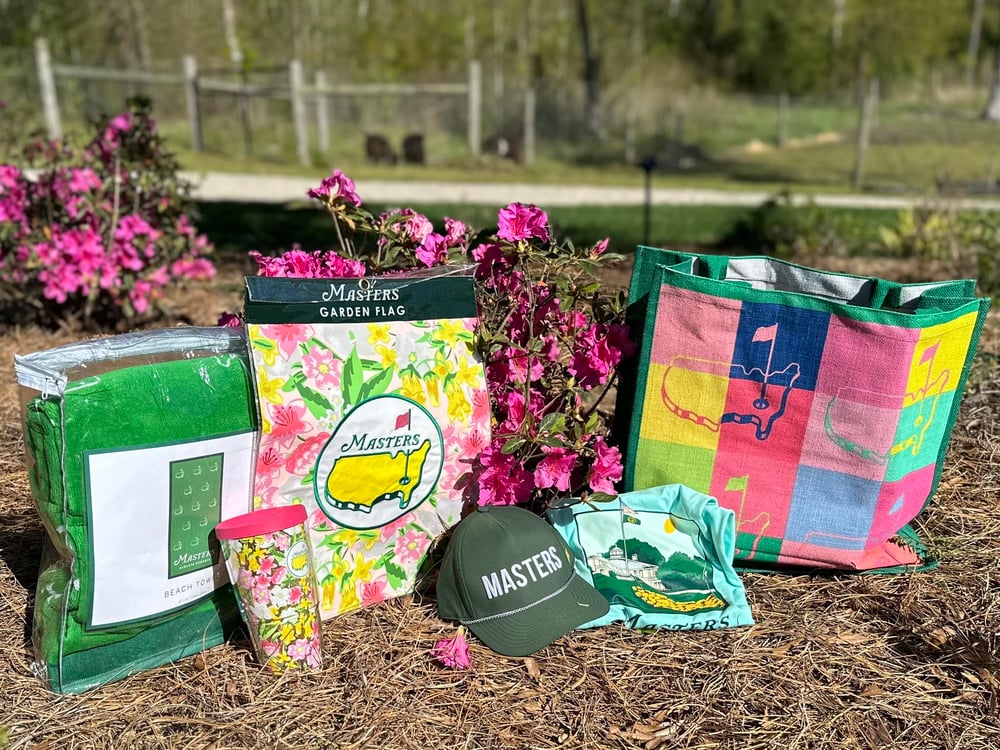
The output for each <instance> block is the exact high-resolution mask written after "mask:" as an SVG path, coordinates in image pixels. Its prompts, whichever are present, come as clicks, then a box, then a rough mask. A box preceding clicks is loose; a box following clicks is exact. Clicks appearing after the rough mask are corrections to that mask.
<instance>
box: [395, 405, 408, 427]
mask: <svg viewBox="0 0 1000 750" xmlns="http://www.w3.org/2000/svg"><path fill="white" fill-rule="evenodd" d="M409 426H410V411H409V409H407V410H406V411H404V412H403V413H402V414H400V415H399V416H398V417H396V426H395V428H393V429H396V430H401V429H403V428H404V427H409Z"/></svg>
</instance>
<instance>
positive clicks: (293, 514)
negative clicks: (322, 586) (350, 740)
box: [215, 505, 323, 673]
mask: <svg viewBox="0 0 1000 750" xmlns="http://www.w3.org/2000/svg"><path fill="white" fill-rule="evenodd" d="M305 520H306V509H305V508H304V507H303V506H301V505H286V506H282V507H278V508H263V509H261V510H256V511H253V512H251V513H246V514H244V515H242V516H236V517H235V518H230V519H228V520H226V521H223V522H222V523H220V524H219V525H218V526H216V527H215V535H216V536H217V537H218V539H219V542H220V543H221V544H222V550H223V554H224V555H225V558H226V568H227V570H228V571H229V578H230V580H231V581H232V582H233V587H234V588H235V589H236V592H237V594H238V595H239V601H240V607H241V609H242V611H243V617H244V619H245V620H246V623H247V627H248V628H249V629H250V637H251V638H252V639H253V645H254V651H255V652H256V655H257V660H258V661H259V662H260V663H261V664H263V665H265V666H267V667H268V668H269V669H270V670H271V671H272V672H275V673H280V672H283V671H285V670H286V669H303V670H310V669H321V668H322V666H323V663H322V652H321V649H320V624H319V623H320V620H319V607H318V601H317V598H316V584H315V576H314V573H313V569H312V550H311V548H310V546H309V539H308V536H307V535H306V529H305Z"/></svg>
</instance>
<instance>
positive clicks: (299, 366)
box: [245, 267, 490, 619]
mask: <svg viewBox="0 0 1000 750" xmlns="http://www.w3.org/2000/svg"><path fill="white" fill-rule="evenodd" d="M246 281H247V297H246V305H245V313H246V321H247V333H248V336H249V340H250V351H251V356H252V357H253V361H254V365H255V369H254V373H255V375H256V380H257V396H258V402H259V404H260V415H261V444H260V452H259V454H258V460H257V469H256V474H255V485H254V502H255V504H256V505H258V506H260V507H268V506H275V505H289V504H295V503H302V504H303V505H305V506H306V509H307V510H308V511H309V519H308V521H307V524H308V526H309V529H310V535H311V539H312V543H313V550H314V551H315V561H316V577H317V582H318V585H319V588H320V605H321V606H320V611H321V615H322V617H323V619H329V618H331V617H334V616H336V615H341V614H345V613H347V612H350V611H352V610H355V609H358V608H359V607H364V606H368V605H371V604H375V603H376V602H379V601H383V600H385V599H389V598H392V597H396V596H401V595H404V594H407V593H409V592H410V591H412V590H413V588H414V586H415V584H416V581H417V576H418V572H419V570H420V567H421V565H422V563H423V561H424V559H425V557H426V554H427V551H428V549H429V547H430V546H431V544H432V543H433V542H434V541H435V540H436V539H438V538H439V537H440V536H441V535H442V534H443V533H444V532H445V531H446V530H447V529H448V528H450V527H451V526H454V525H455V524H456V523H458V520H459V517H460V516H461V511H462V502H463V499H462V490H461V488H460V486H459V479H460V477H461V476H462V475H463V474H464V473H465V472H466V471H468V469H469V465H468V460H469V459H470V458H471V457H472V456H475V455H476V454H477V453H478V452H479V451H480V450H482V448H483V447H484V446H486V445H488V444H489V439H490V407H489V398H488V396H487V393H486V375H485V372H484V370H483V365H482V362H481V361H480V360H479V359H478V357H477V356H476V355H475V352H474V350H473V348H472V342H473V329H474V328H475V325H476V322H477V309H476V299H475V291H474V286H473V277H472V275H471V268H469V267H454V268H451V267H449V268H446V269H445V270H443V271H442V270H440V269H432V270H429V271H426V272H415V273H409V274H404V275H400V276H390V277H368V278H360V279H358V278H353V279H293V278H272V277H251V278H248V279H247V280H246Z"/></svg>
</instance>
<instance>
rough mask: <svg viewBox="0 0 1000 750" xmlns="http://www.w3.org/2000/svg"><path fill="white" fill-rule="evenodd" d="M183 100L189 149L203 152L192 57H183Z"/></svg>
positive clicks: (193, 59)
mask: <svg viewBox="0 0 1000 750" xmlns="http://www.w3.org/2000/svg"><path fill="white" fill-rule="evenodd" d="M183 67H184V99H185V100H186V101H187V111H188V124H189V126H190V128H191V148H192V149H194V150H195V151H204V150H205V142H204V140H202V137H201V107H200V106H199V102H198V61H197V60H196V59H195V57H194V55H184V58H183Z"/></svg>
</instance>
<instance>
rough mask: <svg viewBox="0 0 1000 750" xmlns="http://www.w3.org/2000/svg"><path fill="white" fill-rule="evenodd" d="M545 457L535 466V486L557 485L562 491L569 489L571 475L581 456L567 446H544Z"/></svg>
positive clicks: (542, 487)
mask: <svg viewBox="0 0 1000 750" xmlns="http://www.w3.org/2000/svg"><path fill="white" fill-rule="evenodd" d="M542 450H543V451H545V454H546V455H545V458H543V459H542V460H541V461H540V462H539V463H538V466H537V467H536V468H535V474H534V476H535V486H536V487H538V488H540V489H546V488H548V487H555V488H556V489H557V490H559V491H560V492H567V491H568V490H569V483H570V477H571V475H572V473H573V467H574V466H576V460H577V458H579V456H577V454H576V453H574V452H573V451H570V450H567V449H566V448H543V449H542Z"/></svg>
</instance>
